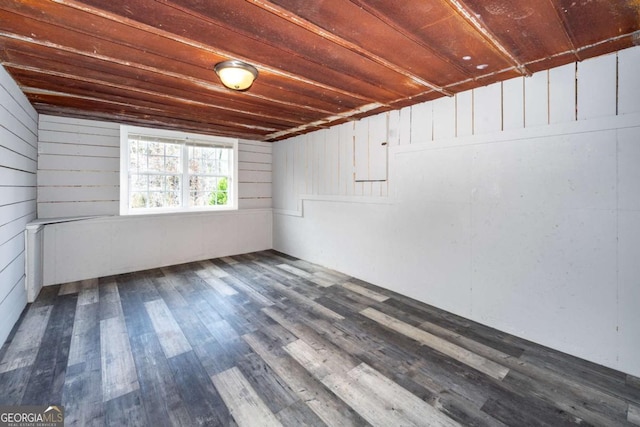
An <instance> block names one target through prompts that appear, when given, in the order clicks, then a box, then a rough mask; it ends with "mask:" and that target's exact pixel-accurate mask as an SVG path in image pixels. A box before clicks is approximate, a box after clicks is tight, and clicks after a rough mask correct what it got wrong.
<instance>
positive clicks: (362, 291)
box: [341, 282, 389, 302]
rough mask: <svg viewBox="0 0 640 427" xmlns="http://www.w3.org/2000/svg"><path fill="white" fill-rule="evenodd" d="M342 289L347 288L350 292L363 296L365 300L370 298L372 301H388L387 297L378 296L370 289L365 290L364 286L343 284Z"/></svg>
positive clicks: (349, 283)
mask: <svg viewBox="0 0 640 427" xmlns="http://www.w3.org/2000/svg"><path fill="white" fill-rule="evenodd" d="M341 286H342V287H343V288H347V289H349V290H350V291H352V292H355V293H357V294H360V295H363V296H365V297H367V298H371V299H372V300H375V301H378V302H383V301H386V300H388V299H389V297H388V296H386V295H382V294H379V293H378V292H375V291H372V290H370V289H367V288H365V287H364V286H360V285H356V284H355V283H351V282H344V283H342V285H341Z"/></svg>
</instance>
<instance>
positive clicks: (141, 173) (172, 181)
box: [121, 131, 235, 213]
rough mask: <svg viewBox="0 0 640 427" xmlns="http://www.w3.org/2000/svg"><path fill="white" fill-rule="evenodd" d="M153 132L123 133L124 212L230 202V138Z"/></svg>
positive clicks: (231, 168)
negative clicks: (204, 138)
mask: <svg viewBox="0 0 640 427" xmlns="http://www.w3.org/2000/svg"><path fill="white" fill-rule="evenodd" d="M153 133H154V134H150V135H147V134H145V133H142V132H141V133H137V132H131V131H130V132H127V133H126V138H125V137H123V138H122V141H123V142H125V141H126V145H127V148H128V149H127V150H126V152H123V155H126V157H127V161H126V163H125V162H121V163H122V164H123V166H124V165H126V167H127V170H126V172H127V174H126V183H123V182H121V184H124V185H123V186H124V187H126V189H127V191H126V199H127V200H126V206H123V205H124V204H123V203H122V202H123V200H121V211H124V212H123V213H136V212H149V211H174V210H188V209H215V208H221V207H222V208H224V207H227V208H228V207H233V206H232V204H233V203H232V202H233V200H234V199H233V197H232V196H233V194H232V192H233V191H232V190H233V187H232V186H231V185H230V183H231V182H232V181H233V173H234V171H235V166H234V154H235V152H234V147H235V145H234V144H233V143H231V144H230V143H227V144H224V143H220V142H217V143H215V144H210V143H207V142H206V141H200V140H195V139H194V138H193V137H182V138H180V137H176V136H174V135H171V137H163V136H159V135H157V133H163V131H155V132H153ZM123 151H124V150H123ZM121 176H122V179H124V173H121ZM122 179H121V181H122ZM121 193H123V192H122V191H121ZM122 196H125V194H122V195H121V197H122Z"/></svg>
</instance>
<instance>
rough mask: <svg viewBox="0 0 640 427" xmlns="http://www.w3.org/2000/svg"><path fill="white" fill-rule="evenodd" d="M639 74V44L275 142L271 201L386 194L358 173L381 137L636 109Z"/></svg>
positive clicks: (449, 138) (383, 185)
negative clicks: (276, 173)
mask: <svg viewBox="0 0 640 427" xmlns="http://www.w3.org/2000/svg"><path fill="white" fill-rule="evenodd" d="M638 73H640V49H638V48H631V49H627V50H623V51H620V52H618V53H615V54H610V55H605V56H601V57H598V58H594V59H590V60H587V61H584V62H580V63H573V64H568V65H565V66H562V67H558V68H553V69H551V70H548V71H542V72H538V73H535V74H534V75H533V76H531V77H518V78H515V79H511V80H508V81H505V82H502V83H495V84H492V85H489V86H485V87H481V88H478V89H474V90H470V91H466V92H462V93H459V94H457V95H455V96H454V97H451V98H440V99H437V100H434V101H430V102H426V103H422V104H418V105H414V106H412V107H406V108H403V109H401V110H396V111H391V112H388V113H383V114H379V115H376V116H372V117H369V118H366V119H363V120H360V121H358V122H353V123H346V124H343V125H340V126H335V127H332V128H329V129H326V130H322V131H318V132H314V133H311V134H306V135H302V136H298V137H295V138H291V139H288V140H285V141H282V142H281V143H278V144H276V148H275V150H274V153H273V155H274V158H273V162H274V169H275V170H282V171H283V173H282V174H279V175H277V176H276V177H275V178H274V179H275V180H279V181H277V182H276V181H274V184H275V185H274V187H275V190H274V207H275V208H276V209H281V210H298V209H299V207H300V206H299V201H300V197H301V196H303V195H320V196H322V195H337V196H367V197H386V196H388V195H389V183H388V181H380V180H371V181H367V180H361V179H358V178H359V175H363V173H364V172H362V170H363V169H364V170H366V171H371V170H374V169H375V170H380V169H381V168H382V167H385V166H380V164H379V159H380V157H379V156H372V152H373V150H379V146H380V143H381V142H383V141H385V142H387V143H388V145H387V147H388V148H389V149H392V147H394V146H399V145H407V144H419V143H429V142H433V143H435V144H441V145H442V146H447V145H450V144H451V143H453V141H456V142H455V143H460V141H461V140H463V139H464V138H470V137H473V136H478V135H488V134H492V133H496V132H500V131H509V130H518V129H532V128H537V127H540V126H546V125H550V124H559V123H571V122H576V121H581V120H590V119H595V118H598V117H608V116H615V115H625V114H631V113H636V112H638V111H639V109H640V103H639V102H638V99H640V82H639V81H638V78H637V74H638ZM361 172H362V173H361Z"/></svg>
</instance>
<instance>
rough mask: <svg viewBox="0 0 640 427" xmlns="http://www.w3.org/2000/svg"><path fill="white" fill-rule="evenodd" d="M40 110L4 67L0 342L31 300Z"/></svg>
mask: <svg viewBox="0 0 640 427" xmlns="http://www.w3.org/2000/svg"><path fill="white" fill-rule="evenodd" d="M37 141H38V114H37V113H36V111H35V110H34V109H33V107H32V106H31V105H30V104H29V102H28V101H27V99H26V98H25V96H24V95H23V94H22V92H20V89H19V88H18V86H17V85H16V83H15V82H14V81H13V79H12V78H11V77H10V76H9V74H7V72H6V71H5V69H4V68H3V67H1V66H0V319H2V320H1V321H0V344H2V343H4V341H5V340H6V338H7V336H8V335H9V332H10V331H11V328H12V327H13V325H14V324H15V322H16V321H17V320H18V317H19V316H20V313H21V312H22V309H23V308H24V307H25V305H26V303H27V294H26V291H25V288H24V282H25V268H24V266H25V247H24V227H25V225H26V224H27V223H28V222H29V221H32V220H33V219H34V218H35V217H36V170H37V147H38V142H37Z"/></svg>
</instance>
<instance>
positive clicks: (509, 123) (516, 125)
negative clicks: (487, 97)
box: [502, 77, 525, 130]
mask: <svg viewBox="0 0 640 427" xmlns="http://www.w3.org/2000/svg"><path fill="white" fill-rule="evenodd" d="M524 80H525V79H524V77H516V78H515V79H511V80H506V81H504V82H502V111H503V114H502V130H511V129H522V128H523V127H524Z"/></svg>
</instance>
